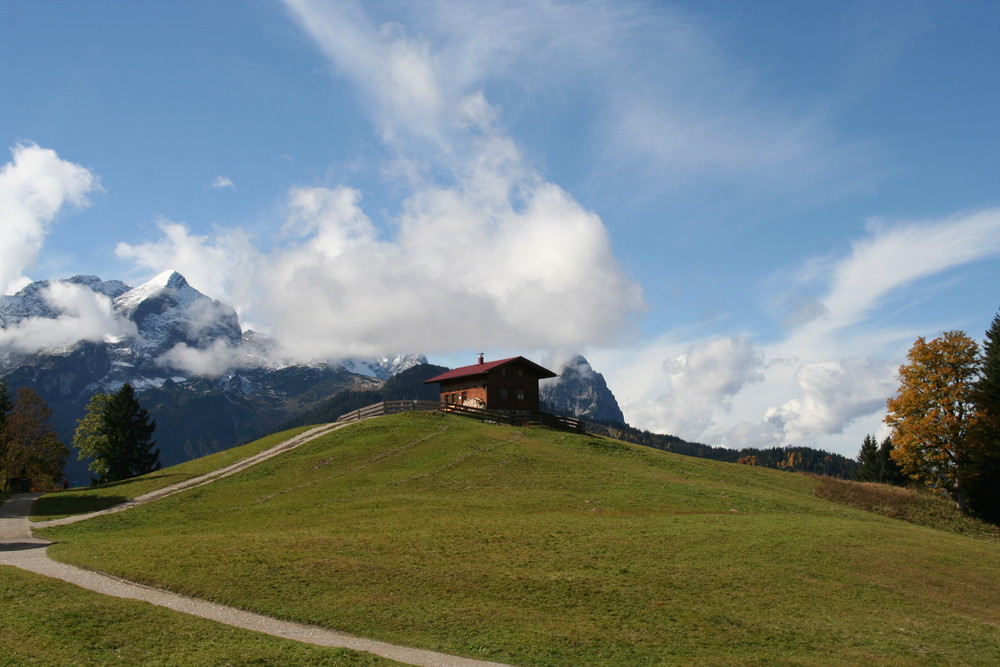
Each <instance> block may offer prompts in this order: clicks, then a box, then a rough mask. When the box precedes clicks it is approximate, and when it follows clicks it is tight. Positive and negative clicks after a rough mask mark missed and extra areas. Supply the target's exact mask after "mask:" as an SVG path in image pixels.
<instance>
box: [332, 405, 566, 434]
mask: <svg viewBox="0 0 1000 667" xmlns="http://www.w3.org/2000/svg"><path fill="white" fill-rule="evenodd" d="M411 410H421V411H424V412H433V411H438V412H445V413H448V414H453V415H460V416H462V417H471V418H473V419H478V420H479V421H483V422H492V423H497V424H507V425H508V426H548V427H550V428H558V429H563V430H569V431H580V432H583V431H584V430H585V422H584V421H583V420H581V419H574V418H572V417H559V416H557V415H550V414H547V413H544V412H505V411H500V410H484V409H481V408H470V407H466V406H464V405H456V404H454V403H438V402H437V401H416V400H411V401H382V402H381V403H373V404H371V405H368V406H365V407H363V408H358V409H357V410H352V411H351V412H348V413H347V414H343V415H341V416H340V418H339V419H338V420H337V421H338V422H352V421H358V420H359V419H371V418H372V417H381V416H382V415H392V414H396V413H397V412H409V411H411Z"/></svg>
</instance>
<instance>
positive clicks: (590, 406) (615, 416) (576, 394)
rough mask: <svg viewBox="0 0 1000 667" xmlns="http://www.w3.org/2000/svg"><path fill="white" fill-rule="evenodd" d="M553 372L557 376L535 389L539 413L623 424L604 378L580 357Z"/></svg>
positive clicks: (621, 416)
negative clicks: (537, 391)
mask: <svg viewBox="0 0 1000 667" xmlns="http://www.w3.org/2000/svg"><path fill="white" fill-rule="evenodd" d="M553 370H554V371H555V372H556V373H558V376H557V377H554V378H552V379H549V380H542V381H541V382H540V383H539V385H538V390H539V393H540V399H541V409H542V411H543V412H550V413H552V414H555V415H562V416H565V417H577V418H579V419H585V420H587V421H593V422H609V423H614V424H624V423H625V415H623V414H622V410H621V408H620V407H619V406H618V400H617V399H616V398H615V395H614V394H612V393H611V390H610V389H609V388H608V383H607V382H606V381H605V380H604V376H603V375H601V374H600V373H598V372H597V371H595V370H594V369H593V367H591V365H590V362H588V361H587V360H586V359H585V358H584V357H583V356H582V355H579V354H578V355H576V356H574V357H573V358H571V359H570V360H569V361H568V362H566V363H565V364H563V365H562V367H561V368H559V369H553Z"/></svg>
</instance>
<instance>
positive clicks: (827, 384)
mask: <svg viewBox="0 0 1000 667" xmlns="http://www.w3.org/2000/svg"><path fill="white" fill-rule="evenodd" d="M998 254H1000V209H988V210H982V211H976V212H971V213H962V214H957V215H954V216H950V217H947V218H944V219H940V220H927V221H920V222H910V223H894V224H887V223H872V224H870V225H869V230H868V234H867V235H866V236H865V237H864V238H862V239H859V240H858V241H856V242H854V243H852V244H851V249H850V252H849V253H848V254H847V255H846V256H844V257H841V258H836V257H826V258H822V259H821V260H816V259H809V260H806V261H805V262H803V263H802V268H801V269H800V270H799V272H798V275H799V277H800V279H801V281H802V283H803V284H805V285H806V286H807V287H808V288H809V290H810V291H812V292H813V293H814V294H813V295H811V296H809V297H801V298H798V299H793V301H794V304H793V306H792V310H793V311H795V312H794V313H793V317H792V318H790V319H789V320H788V322H787V323H786V324H788V326H789V328H788V329H787V330H786V332H785V336H784V338H781V339H778V340H773V341H768V342H761V343H750V342H748V339H719V340H714V341H708V342H705V343H700V344H696V345H694V346H688V347H686V348H682V347H679V346H678V345H677V344H664V343H663V342H662V340H660V341H652V342H649V343H648V344H647V345H646V347H644V348H642V349H639V350H638V351H636V352H634V353H633V359H632V361H631V363H630V362H629V360H623V359H621V358H620V356H619V357H618V358H616V357H615V356H614V355H607V353H606V354H605V358H607V359H608V360H609V361H608V362H607V363H608V364H609V366H610V367H611V368H612V369H615V370H612V371H611V372H605V374H606V375H608V378H609V384H610V385H611V386H612V390H613V391H615V392H616V394H618V395H619V398H620V399H621V398H623V397H624V399H625V400H622V409H623V411H624V413H625V416H626V419H627V420H629V421H630V422H631V423H632V424H633V425H635V426H638V427H640V428H647V429H651V430H657V431H661V432H667V433H672V434H674V435H678V436H680V437H684V438H687V439H690V440H695V441H701V442H707V443H710V444H715V445H725V446H730V447H771V446H780V445H785V444H803V445H811V446H820V447H824V448H827V449H830V450H833V451H839V452H840V453H842V454H845V455H848V456H853V455H854V454H855V453H856V451H857V448H858V447H859V446H860V442H861V439H860V437H856V436H857V434H858V433H861V434H862V435H861V437H863V434H864V433H867V432H878V433H882V430H881V418H882V415H883V414H884V411H885V401H886V399H887V398H889V397H890V396H891V395H893V393H894V392H895V391H896V389H897V386H898V381H897V378H896V372H897V369H898V367H899V364H900V363H902V360H903V357H904V356H905V353H906V350H907V349H908V348H909V346H910V345H911V344H912V342H913V340H914V339H915V338H916V337H917V336H919V335H925V336H934V335H937V333H938V332H937V328H938V327H939V326H942V323H940V322H934V323H933V324H929V325H928V326H927V328H926V329H920V328H919V327H917V326H915V325H909V326H907V327H906V328H886V326H885V325H879V324H876V323H875V321H874V320H875V318H876V315H877V314H878V313H879V312H880V310H881V309H884V308H885V307H886V305H887V304H888V303H890V302H892V303H894V304H895V305H896V307H904V306H905V304H907V303H911V302H913V301H919V300H921V299H922V298H924V294H923V293H924V291H926V290H932V289H936V285H934V284H930V283H931V279H932V278H934V277H935V276H939V275H940V274H941V273H942V272H943V271H946V270H953V269H956V268H958V267H963V266H969V265H971V264H973V263H975V262H981V261H984V260H991V259H993V258H995V257H996V256H997V255H998ZM775 282H776V281H772V282H770V283H768V284H769V285H773V284H775ZM776 298H777V300H779V301H787V300H788V297H787V295H779V296H777V297H776ZM737 341H739V342H738V343H737ZM594 358H595V359H601V356H600V355H597V356H595V357H594ZM662 359H666V361H664V362H662V369H663V371H664V372H663V373H662V374H656V373H652V372H651V371H650V368H655V367H656V365H657V361H656V360H662ZM595 367H597V368H602V366H601V364H600V363H597V364H595ZM840 434H845V435H843V436H841V435H840ZM883 434H884V433H883Z"/></svg>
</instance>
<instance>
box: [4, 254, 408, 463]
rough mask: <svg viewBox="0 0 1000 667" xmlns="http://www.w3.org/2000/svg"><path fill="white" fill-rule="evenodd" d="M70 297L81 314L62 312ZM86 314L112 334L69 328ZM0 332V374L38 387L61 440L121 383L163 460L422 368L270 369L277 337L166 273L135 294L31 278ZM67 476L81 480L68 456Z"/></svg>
mask: <svg viewBox="0 0 1000 667" xmlns="http://www.w3.org/2000/svg"><path fill="white" fill-rule="evenodd" d="M81 293H82V296H84V297H86V296H87V294H90V296H89V297H88V298H81ZM67 295H72V296H73V304H69V303H68V296H67ZM80 302H83V303H88V304H91V305H90V307H91V309H92V311H93V312H88V313H82V314H81V313H80V312H76V311H74V308H75V307H76V306H75V304H78V303H80ZM87 317H90V318H91V319H93V318H97V319H100V321H101V323H102V324H103V326H104V327H105V328H106V329H110V330H112V331H113V333H114V335H108V334H107V333H105V334H104V335H100V334H99V332H98V334H95V332H94V331H92V330H89V329H88V328H87V327H86V326H80V325H78V324H77V323H78V322H86V321H87V320H86V318H87ZM74 318H75V319H74ZM77 329H79V331H78V332H77ZM43 330H44V331H53V332H57V333H58V334H59V336H61V338H58V339H57V338H55V337H54V338H52V340H53V341H54V342H53V343H52V344H46V345H45V346H44V347H42V349H37V348H38V347H39V346H40V345H41V343H39V337H38V336H37V335H33V334H34V332H36V331H43ZM77 333H78V335H79V338H77V337H76V335H77ZM0 334H3V337H2V338H0V342H2V341H8V342H6V343H4V344H2V345H0V376H4V377H6V379H7V381H8V383H9V384H10V386H11V387H12V389H16V388H17V387H20V386H29V387H32V388H34V389H35V390H36V391H38V393H39V394H40V395H41V396H42V398H43V399H45V401H46V402H47V403H48V404H49V406H50V407H51V408H52V409H53V411H54V422H55V426H56V429H57V432H58V433H59V435H60V437H61V439H62V440H63V442H65V443H66V444H70V443H71V441H72V437H73V431H74V429H75V427H76V422H77V420H78V419H80V418H81V417H82V416H83V413H84V408H85V406H86V404H87V402H88V401H89V400H90V397H91V396H93V395H94V394H95V393H97V392H108V391H114V390H117V389H118V388H119V387H120V386H121V385H122V384H124V383H126V382H128V383H130V384H132V386H133V387H135V389H136V393H137V396H138V398H139V401H140V402H141V403H142V404H143V407H145V408H146V409H147V410H149V412H150V414H151V416H152V418H153V419H155V420H156V422H157V430H156V433H155V434H154V438H155V440H156V442H157V444H158V446H159V448H160V452H161V461H162V463H163V464H164V465H172V464H174V463H179V462H181V461H186V460H188V459H191V458H194V457H198V456H202V455H204V454H208V453H211V452H215V451H219V450H222V449H227V448H229V447H232V446H234V445H238V444H241V443H243V442H246V441H248V440H251V439H254V438H258V437H260V436H262V435H265V434H266V433H269V432H271V431H273V430H275V429H276V428H277V427H278V426H279V425H280V424H282V423H283V422H285V421H287V420H288V419H291V418H293V417H294V416H296V415H298V414H300V413H302V412H304V411H306V410H309V409H310V408H312V407H314V406H316V405H318V404H320V403H321V402H323V401H325V400H327V399H328V398H329V397H331V396H333V395H335V394H337V393H338V392H340V391H342V390H345V389H355V390H364V389H369V388H377V387H379V386H381V384H382V381H383V380H384V379H385V378H386V377H389V376H391V375H392V374H395V373H397V372H399V371H401V370H405V369H406V368H409V367H411V366H414V365H416V364H419V363H421V362H424V361H426V360H425V359H424V358H423V356H421V355H397V356H394V357H386V358H383V359H375V360H369V361H366V360H352V361H350V362H349V365H350V369H349V368H347V367H345V365H344V364H330V363H313V364H306V365H303V364H288V363H282V362H275V361H274V359H275V358H276V357H275V355H274V351H275V350H276V349H277V348H278V342H277V341H274V340H272V339H270V338H268V337H267V336H264V335H261V334H259V333H255V332H253V331H246V332H244V331H242V329H241V327H240V323H239V318H238V316H237V314H236V311H235V310H233V308H231V307H230V306H228V305H226V304H224V303H221V302H220V301H217V300H215V299H211V298H209V297H208V296H206V295H204V294H202V293H201V292H199V291H198V290H197V289H195V288H194V287H192V286H191V285H190V284H188V282H187V280H186V279H185V278H184V276H182V275H180V274H179V273H177V272H174V271H167V272H165V273H162V274H160V275H158V276H156V277H155V278H153V279H152V280H150V281H148V282H146V283H144V284H143V285H140V286H138V287H135V288H132V287H129V286H128V285H126V284H125V283H123V282H121V281H117V280H112V281H103V280H101V279H100V278H97V277H96V276H76V277H73V278H70V279H68V280H62V281H59V280H46V281H39V282H36V283H32V284H30V285H28V286H27V287H25V288H24V289H22V290H21V291H20V292H18V293H17V294H15V295H10V296H2V297H0ZM30 346H34V348H33V349H32V348H31V347H30ZM67 474H68V475H69V477H70V478H71V479H73V480H75V481H85V480H87V479H88V474H87V471H86V466H85V463H83V462H79V461H77V460H76V456H75V454H74V455H72V456H71V460H70V462H69V464H68V465H67Z"/></svg>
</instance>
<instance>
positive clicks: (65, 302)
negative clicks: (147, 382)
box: [0, 282, 136, 354]
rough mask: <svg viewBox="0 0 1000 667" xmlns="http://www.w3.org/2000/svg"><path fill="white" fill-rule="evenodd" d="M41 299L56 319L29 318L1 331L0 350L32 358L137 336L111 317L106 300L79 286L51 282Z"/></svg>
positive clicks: (124, 322)
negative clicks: (41, 352)
mask: <svg viewBox="0 0 1000 667" xmlns="http://www.w3.org/2000/svg"><path fill="white" fill-rule="evenodd" d="M42 298H43V299H45V301H46V303H48V304H49V305H50V306H51V307H52V309H53V310H54V311H55V312H56V313H58V315H57V316H56V317H54V318H50V317H28V318H25V319H23V320H21V321H20V322H18V323H17V324H14V325H12V326H8V327H6V328H0V347H9V348H10V349H11V350H13V351H15V352H19V353H23V354H32V353H35V352H38V351H39V350H45V349H52V348H60V347H66V346H69V345H72V344H74V343H76V342H78V341H81V340H84V341H91V342H99V341H110V340H114V339H117V338H122V337H125V336H129V335H135V334H136V331H135V325H134V324H132V323H131V322H129V321H128V320H124V319H122V318H120V317H118V316H117V315H116V314H115V313H114V311H113V309H112V306H111V300H110V299H109V298H108V297H107V296H105V295H103V294H98V293H96V292H94V291H92V290H90V289H89V288H87V287H84V286H82V285H75V284H72V283H66V282H53V283H51V284H50V285H48V286H47V287H46V288H45V289H44V290H42Z"/></svg>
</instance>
